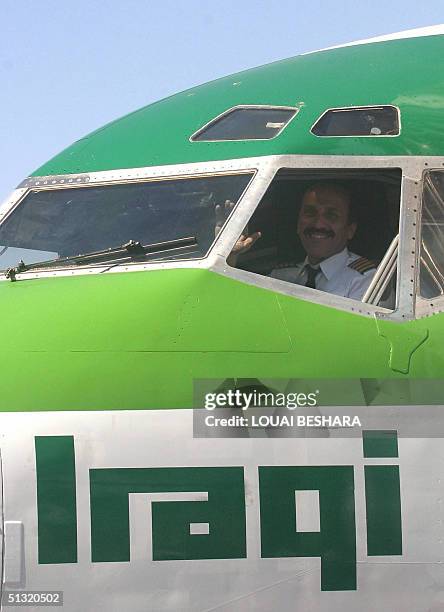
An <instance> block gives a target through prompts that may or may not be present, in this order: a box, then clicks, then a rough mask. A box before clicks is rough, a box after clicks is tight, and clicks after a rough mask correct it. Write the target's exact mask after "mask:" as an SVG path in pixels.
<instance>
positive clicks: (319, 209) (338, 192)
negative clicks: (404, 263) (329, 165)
mask: <svg viewBox="0 0 444 612" xmlns="http://www.w3.org/2000/svg"><path fill="white" fill-rule="evenodd" d="M400 192H401V170H400V169H398V168H390V169H377V168H375V169H370V168H363V169H319V170H316V169H290V168H289V169H285V168H284V169H282V170H280V171H279V172H278V173H277V175H276V177H275V179H274V181H273V182H272V183H271V185H270V187H269V188H268V190H267V192H266V193H265V195H264V197H263V198H262V200H261V202H260V203H259V205H258V207H257V209H256V210H255V212H254V213H253V215H252V217H251V218H250V220H249V222H248V225H247V227H245V228H244V230H243V232H242V235H241V236H240V237H239V238H238V240H237V242H236V243H235V245H234V246H233V249H232V251H231V253H230V255H229V256H228V259H227V263H228V264H229V265H231V266H232V267H235V268H240V269H242V270H246V271H248V272H253V273H255V274H259V275H262V276H266V277H268V281H267V283H268V284H269V279H270V278H271V279H275V280H276V281H284V282H285V283H287V285H286V288H287V289H289V288H290V287H291V286H293V287H294V286H296V285H302V286H305V287H308V288H310V289H315V290H318V291H322V292H324V293H329V294H333V295H336V296H340V297H346V298H350V299H353V300H359V301H366V302H367V303H371V304H374V305H379V306H382V307H384V308H387V309H393V308H394V307H395V297H396V282H397V279H396V257H397V239H396V236H397V234H398V226H399V204H400ZM381 262H383V263H382V265H381V268H380V270H378V274H377V273H376V272H377V269H378V268H379V264H380V263H381ZM380 271H383V272H384V274H383V275H382V276H381V275H380Z"/></svg>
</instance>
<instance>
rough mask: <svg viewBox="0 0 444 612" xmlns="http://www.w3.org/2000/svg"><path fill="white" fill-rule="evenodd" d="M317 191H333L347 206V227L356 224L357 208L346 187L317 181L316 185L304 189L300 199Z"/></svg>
mask: <svg viewBox="0 0 444 612" xmlns="http://www.w3.org/2000/svg"><path fill="white" fill-rule="evenodd" d="M317 190H320V191H326V190H328V191H334V192H335V193H336V194H337V195H339V196H340V197H341V198H342V199H343V200H344V201H345V202H347V204H348V214H347V220H348V221H347V222H348V225H351V224H352V223H357V222H358V211H357V207H356V204H355V203H354V201H353V198H352V193H351V190H350V188H349V187H348V185H345V184H344V183H340V182H334V181H325V182H322V181H318V182H316V183H312V184H311V185H309V186H308V187H307V189H305V191H304V194H303V196H302V197H304V196H305V194H306V193H309V192H310V191H317Z"/></svg>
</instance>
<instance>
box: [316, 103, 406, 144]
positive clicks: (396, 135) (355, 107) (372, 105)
mask: <svg viewBox="0 0 444 612" xmlns="http://www.w3.org/2000/svg"><path fill="white" fill-rule="evenodd" d="M382 107H389V108H394V109H395V110H396V112H397V115H398V126H399V131H398V133H397V134H355V135H353V134H350V135H348V136H347V135H346V134H343V135H342V136H339V135H337V136H320V135H319V134H315V133H314V132H313V129H314V127H315V126H316V125H317V124H318V123H319V121H321V119H322V118H323V117H324V115H326V114H327V113H329V112H330V111H353V110H365V109H372V108H373V109H375V108H382ZM401 131H402V126H401V111H400V110H399V107H398V106H395V105H394V104H370V105H365V106H337V107H336V106H335V107H332V108H327V109H326V110H325V111H324V112H323V113H322V114H321V115H320V116H319V117H318V118H317V119H316V121H315V122H314V123H313V125H312V126H311V128H310V134H313V136H316V138H398V137H399V136H401Z"/></svg>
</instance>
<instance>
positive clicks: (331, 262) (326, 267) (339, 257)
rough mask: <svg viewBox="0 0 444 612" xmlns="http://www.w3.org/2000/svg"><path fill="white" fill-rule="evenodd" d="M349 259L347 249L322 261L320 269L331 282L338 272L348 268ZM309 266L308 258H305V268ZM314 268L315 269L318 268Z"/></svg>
mask: <svg viewBox="0 0 444 612" xmlns="http://www.w3.org/2000/svg"><path fill="white" fill-rule="evenodd" d="M348 257H349V253H348V249H347V247H345V248H344V249H343V250H342V251H340V252H339V253H335V255H332V256H331V257H329V258H328V259H324V260H323V261H321V263H320V264H319V268H320V269H321V272H322V274H323V275H324V276H325V278H326V279H327V280H330V279H331V278H332V277H333V276H334V275H335V274H336V273H337V272H340V271H341V270H343V269H344V268H345V267H346V266H347V263H348ZM307 264H309V265H310V262H309V261H308V257H306V258H305V261H304V268H305V266H306V265H307ZM312 267H313V268H315V267H316V266H312ZM304 268H302V269H304Z"/></svg>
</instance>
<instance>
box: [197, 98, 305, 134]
mask: <svg viewBox="0 0 444 612" xmlns="http://www.w3.org/2000/svg"><path fill="white" fill-rule="evenodd" d="M239 109H243V110H245V109H260V110H264V109H272V110H291V111H294V114H293V116H292V117H290V119H289V120H288V121H287V123H286V124H285V125H284V126H282V127H281V129H280V130H279V131H278V132H277V133H276V134H275V135H274V136H272V137H271V138H230V139H229V138H223V139H213V140H196V138H197V137H198V136H199V135H200V134H202V132H204V131H205V130H206V129H207V128H208V127H209V126H210V125H212V124H213V123H216V122H217V121H219V120H220V119H222V117H225V116H226V115H229V114H230V113H232V112H233V111H235V110H239ZM299 111H300V107H299V106H280V105H275V104H238V105H236V106H232V107H231V108H228V109H227V110H225V111H223V113H220V115H217V116H216V117H213V119H211V120H210V121H208V122H207V123H206V124H205V125H203V126H202V127H201V128H199V129H198V130H197V131H196V132H194V134H192V136H190V138H189V141H190V142H193V143H196V142H251V141H252V142H260V141H269V140H273V139H274V138H277V137H278V136H279V135H280V134H281V133H282V132H283V131H284V130H285V129H286V128H287V126H288V125H290V123H291V122H292V121H293V119H294V118H295V117H296V115H297V114H298V113H299Z"/></svg>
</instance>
